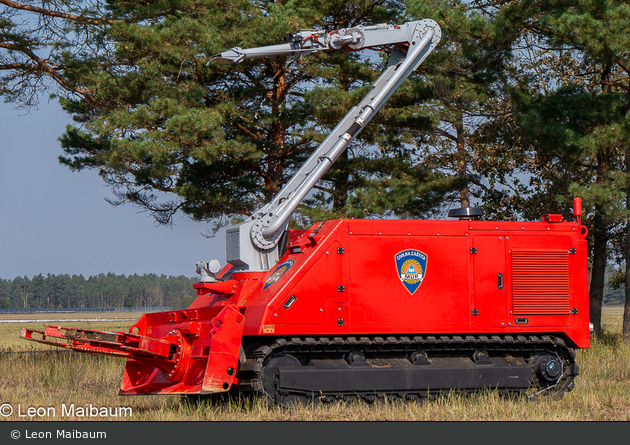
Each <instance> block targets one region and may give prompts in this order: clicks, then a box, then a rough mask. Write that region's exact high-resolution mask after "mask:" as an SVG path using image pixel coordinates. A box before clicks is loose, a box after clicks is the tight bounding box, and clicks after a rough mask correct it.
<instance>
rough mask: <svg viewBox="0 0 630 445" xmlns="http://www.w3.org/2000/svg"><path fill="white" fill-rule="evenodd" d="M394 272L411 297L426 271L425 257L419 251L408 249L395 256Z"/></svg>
mask: <svg viewBox="0 0 630 445" xmlns="http://www.w3.org/2000/svg"><path fill="white" fill-rule="evenodd" d="M395 258H396V272H397V274H398V278H399V279H400V282H401V283H402V284H403V286H405V289H407V290H408V291H409V293H410V294H411V295H413V294H414V293H415V292H416V291H417V290H418V288H419V287H420V285H421V284H422V280H424V276H425V274H426V271H427V255H426V254H425V253H423V252H420V251H419V250H415V249H408V250H403V251H402V252H398V253H397V254H396V257H395Z"/></svg>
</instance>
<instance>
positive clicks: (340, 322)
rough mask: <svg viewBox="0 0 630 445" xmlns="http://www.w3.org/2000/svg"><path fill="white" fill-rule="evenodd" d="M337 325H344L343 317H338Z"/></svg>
mask: <svg viewBox="0 0 630 445" xmlns="http://www.w3.org/2000/svg"><path fill="white" fill-rule="evenodd" d="M337 326H343V318H338V319H337Z"/></svg>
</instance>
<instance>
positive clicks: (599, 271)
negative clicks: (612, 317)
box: [588, 206, 608, 337]
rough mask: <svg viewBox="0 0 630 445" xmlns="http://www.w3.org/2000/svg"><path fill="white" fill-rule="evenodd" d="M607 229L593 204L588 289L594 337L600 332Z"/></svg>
mask: <svg viewBox="0 0 630 445" xmlns="http://www.w3.org/2000/svg"><path fill="white" fill-rule="evenodd" d="M607 242H608V231H607V230H606V224H605V223H604V220H603V218H602V215H601V210H600V209H599V206H595V216H594V217H593V266H592V269H591V286H590V289H589V292H588V294H589V312H590V319H591V323H593V334H594V335H595V337H597V336H599V335H601V333H602V301H603V297H604V281H605V272H606V256H607V252H606V244H607Z"/></svg>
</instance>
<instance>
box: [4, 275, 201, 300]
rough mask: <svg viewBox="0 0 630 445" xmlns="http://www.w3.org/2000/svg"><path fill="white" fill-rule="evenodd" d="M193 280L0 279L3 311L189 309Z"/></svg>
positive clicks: (112, 277) (141, 277)
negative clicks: (10, 309)
mask: <svg viewBox="0 0 630 445" xmlns="http://www.w3.org/2000/svg"><path fill="white" fill-rule="evenodd" d="M197 282H198V280H197V279H196V278H188V277H185V276H183V275H180V276H177V277H174V276H168V277H167V276H166V275H156V274H145V275H136V274H134V275H129V276H125V275H116V274H113V273H111V272H110V273H108V274H99V275H97V276H90V277H88V278H85V277H83V275H67V274H62V275H51V274H47V275H46V276H44V275H42V274H39V275H35V276H34V277H33V278H31V279H29V278H27V277H17V278H14V279H12V280H4V279H0V307H2V308H72V307H75V308H80V307H136V306H172V307H174V308H179V307H188V306H189V305H190V303H192V301H193V300H194V298H195V290H194V289H193V284H194V283H197Z"/></svg>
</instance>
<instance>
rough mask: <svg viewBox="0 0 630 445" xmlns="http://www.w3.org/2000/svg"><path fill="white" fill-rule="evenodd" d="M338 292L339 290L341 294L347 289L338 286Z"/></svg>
mask: <svg viewBox="0 0 630 445" xmlns="http://www.w3.org/2000/svg"><path fill="white" fill-rule="evenodd" d="M337 290H338V291H339V292H345V291H346V288H345V286H338V287H337Z"/></svg>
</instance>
